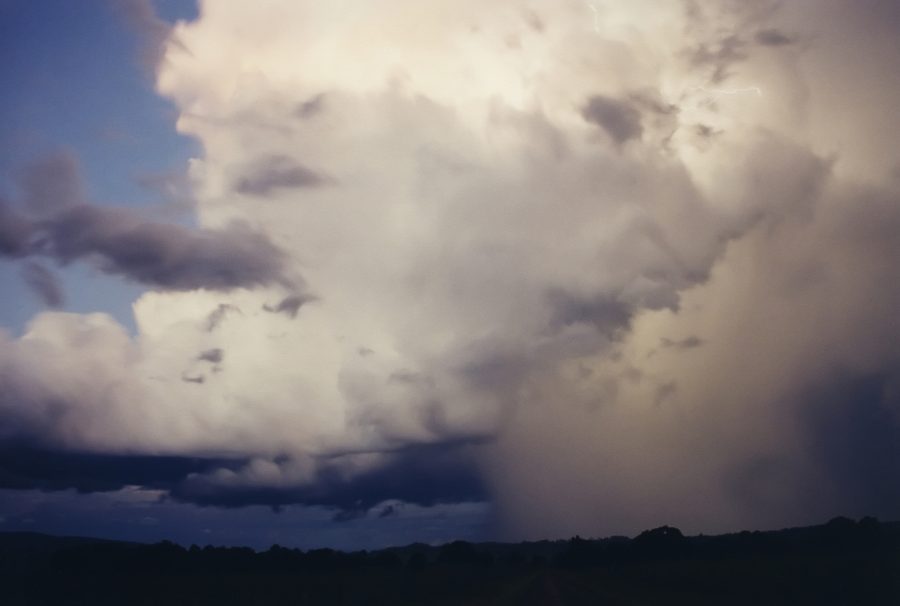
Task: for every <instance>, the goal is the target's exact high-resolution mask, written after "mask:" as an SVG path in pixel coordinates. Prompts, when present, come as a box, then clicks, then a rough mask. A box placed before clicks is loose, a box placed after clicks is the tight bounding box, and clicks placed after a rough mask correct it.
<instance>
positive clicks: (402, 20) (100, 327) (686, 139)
mask: <svg viewBox="0 0 900 606" xmlns="http://www.w3.org/2000/svg"><path fill="white" fill-rule="evenodd" d="M594 4H595V5H596V6H595V8H596V9H597V11H598V14H599V15H600V16H601V18H598V19H597V20H596V21H595V20H594V18H593V13H592V11H591V10H590V9H589V7H586V6H585V5H584V3H582V2H574V1H573V2H558V1H557V0H553V1H550V0H546V1H544V0H531V1H525V0H522V1H516V2H506V3H491V4H488V5H486V4H485V3H483V2H476V1H475V0H465V1H463V2H459V1H454V2H451V1H449V0H447V1H444V0H441V1H438V2H430V3H427V4H423V3H421V2H415V1H413V0H392V1H391V2H386V3H380V4H379V7H378V9H377V10H375V9H373V8H372V7H371V5H370V3H365V2H352V3H350V4H349V5H346V6H342V8H341V9H337V8H335V7H334V6H332V5H330V4H327V3H319V2H311V1H310V2H273V3H271V5H267V7H264V8H259V7H249V6H246V5H242V4H238V3H214V2H207V3H203V4H202V6H201V8H202V10H201V15H200V17H199V19H198V20H197V21H195V22H193V23H189V24H187V23H185V24H180V25H178V26H177V27H176V28H175V30H174V31H173V35H175V36H177V37H178V40H179V41H180V42H181V45H180V46H179V45H171V44H170V45H166V46H165V49H166V52H165V60H164V61H163V62H161V63H160V68H159V74H158V79H157V87H158V89H159V91H160V93H161V94H162V95H164V96H166V97H168V98H169V99H171V100H172V101H173V102H174V103H175V104H176V106H177V107H178V108H179V111H180V118H179V128H180V129H181V130H182V131H183V132H185V133H186V134H189V135H191V136H193V137H196V138H197V139H198V140H199V141H201V142H202V144H203V150H204V152H203V156H202V157H199V158H196V159H194V160H193V161H192V163H191V179H192V182H193V183H195V189H196V195H197V201H196V207H197V213H198V214H197V221H198V223H199V228H197V229H188V228H185V227H180V226H175V225H163V224H158V223H150V222H146V221H142V220H140V219H138V218H137V217H136V216H134V215H133V214H131V213H128V212H126V211H119V210H112V209H106V208H101V207H97V206H90V205H87V204H85V203H75V204H71V205H67V206H65V207H61V208H58V209H55V210H51V211H50V212H48V213H45V214H41V215H40V216H39V217H38V216H37V215H35V216H34V217H32V216H31V215H28V214H27V213H25V212H24V211H20V210H17V209H15V208H12V207H7V208H5V209H3V210H0V246H2V247H3V248H2V250H4V251H5V254H6V255H8V256H10V257H16V258H18V257H22V256H27V255H43V256H45V257H47V258H50V259H54V260H57V261H59V262H61V263H70V262H74V261H84V262H88V263H92V264H94V265H95V266H97V267H99V268H101V269H103V270H104V271H107V272H108V273H111V274H115V275H120V276H124V277H127V278H130V279H134V280H138V281H141V282H142V283H145V284H148V285H152V286H155V287H156V288H157V289H158V290H157V292H150V293H147V294H145V295H143V296H142V297H141V298H139V299H138V300H137V301H136V302H135V304H134V311H135V318H136V323H137V327H138V332H137V334H136V335H135V336H134V337H130V336H128V335H127V333H126V332H125V331H124V329H122V327H121V326H119V325H118V324H117V323H116V322H115V321H114V320H112V319H111V318H109V317H107V316H103V315H77V314H60V313H54V312H47V313H42V314H38V315H37V316H36V317H35V318H34V319H33V321H32V323H31V324H30V325H29V327H28V329H27V330H26V333H25V335H24V336H23V337H22V338H20V339H16V338H12V337H10V336H5V335H4V336H3V339H2V341H0V382H2V386H3V387H4V389H3V390H2V392H0V393H3V394H4V395H3V396H0V415H2V418H3V419H4V420H5V421H6V423H4V425H3V427H4V429H3V433H2V434H0V435H2V438H3V439H4V440H8V441H16V440H18V441H19V442H24V443H26V444H29V445H30V446H31V447H33V448H37V449H43V450H46V451H52V452H74V453H84V452H91V453H98V454H102V455H104V456H111V457H113V456H114V457H124V456H135V457H143V456H166V457H176V458H192V457H196V458H200V459H203V460H209V461H215V462H214V463H209V464H205V463H204V464H203V465H201V466H200V468H191V469H187V468H181V467H178V468H177V469H179V470H180V471H179V473H178V474H174V475H178V476H179V477H178V478H175V477H174V475H173V476H172V477H169V476H167V477H166V480H165V482H163V483H161V482H162V481H153V482H151V480H150V479H145V480H142V479H141V477H140V476H138V475H136V476H135V479H136V481H135V482H133V483H137V484H140V483H142V482H143V483H146V484H147V485H148V486H151V485H152V486H154V487H157V488H159V487H160V486H161V485H164V489H165V490H166V491H168V492H169V494H171V495H172V496H174V497H175V498H178V499H182V500H187V501H192V502H197V503H202V504H206V505H221V506H240V505H245V504H270V505H273V506H278V505H283V504H287V503H307V504H320V505H329V506H332V507H335V508H338V509H341V510H342V511H343V512H344V514H343V515H344V516H353V515H356V514H357V513H358V512H359V511H361V510H365V509H368V508H371V507H375V506H377V505H378V504H379V503H383V502H386V501H393V500H400V501H404V500H405V501H410V502H415V503H419V504H423V505H428V504H432V503H438V502H452V501H462V500H482V499H484V500H490V501H491V502H492V503H493V504H494V506H495V508H496V511H497V514H496V519H497V523H498V531H499V532H501V533H508V535H507V536H511V537H523V536H532V537H546V536H565V535H571V534H576V533H577V534H582V535H585V534H608V533H629V532H635V531H638V530H640V529H642V528H645V527H649V526H653V525H660V524H663V523H670V524H678V525H681V526H683V527H684V529H685V530H688V531H703V532H707V531H715V530H729V529H735V528H740V527H747V526H779V525H788V524H798V523H805V522H812V521H817V520H820V519H821V518H823V517H829V516H832V515H836V514H839V513H840V514H845V515H863V514H872V513H874V514H876V515H882V516H885V517H891V516H892V515H894V516H895V515H896V513H895V512H896V511H897V509H896V508H897V507H900V501H898V500H897V495H898V494H900V488H898V485H897V482H895V481H893V480H891V479H890V478H894V477H900V474H898V473H896V472H897V471H900V470H897V469H895V467H896V464H895V461H896V458H891V457H892V453H893V452H894V451H893V450H892V449H893V448H894V446H893V444H895V442H896V439H897V437H898V432H897V429H896V427H897V426H896V423H895V421H894V419H895V416H896V414H897V409H898V408H897V407H898V406H900V403H898V402H897V396H896V394H897V388H896V386H897V384H898V380H900V353H898V350H897V345H896V344H897V343H900V334H898V333H897V324H896V321H895V319H894V316H895V315H896V310H897V309H898V307H900V292H898V286H897V285H898V284H900V279H898V278H900V276H898V274H897V268H896V263H895V262H894V261H893V260H894V259H896V258H898V257H900V237H898V234H900V210H898V208H900V207H898V204H897V201H898V200H900V182H898V181H897V178H896V174H897V172H896V171H897V167H898V166H900V156H898V153H897V148H896V145H895V143H894V142H893V140H891V139H890V138H889V137H887V136H886V135H885V133H887V132H891V128H890V127H891V125H893V126H896V127H897V128H898V129H900V124H894V123H895V122H897V118H896V117H895V116H896V112H891V111H889V109H890V108H892V107H893V106H894V104H895V101H894V100H895V99H896V96H897V94H900V77H898V76H895V75H894V71H895V70H890V69H887V68H886V66H885V65H881V64H880V63H879V61H877V60H876V61H873V59H872V58H873V57H891V56H896V54H897V52H898V50H900V49H898V48H897V45H898V42H897V37H896V36H892V35H888V34H889V33H891V32H892V31H893V30H891V29H890V28H891V27H893V26H892V25H891V24H892V23H896V22H894V21H891V19H887V18H882V19H874V18H873V17H872V16H871V15H870V14H869V13H868V12H867V11H868V9H869V8H873V7H875V5H876V4H878V3H876V2H874V0H872V1H871V2H870V1H868V0H866V1H864V2H861V3H859V4H856V3H853V4H850V3H846V4H842V3H829V4H828V5H827V6H825V7H822V6H820V5H819V4H817V3H813V2H811V0H810V1H807V0H796V2H793V3H779V2H769V1H765V2H754V3H734V2H725V1H723V2H711V3H702V4H701V3H695V2H685V3H671V4H667V5H666V6H665V7H662V8H661V7H660V5H659V3H658V2H652V1H650V0H646V1H639V2H634V3H628V4H627V5H626V4H624V3H620V2H612V1H610V2H601V1H599V0H598V1H597V2H595V3H594ZM648 12H649V13H652V14H654V15H657V18H654V19H653V20H648V19H646V18H645V15H646V14H648ZM809 15H813V16H814V18H812V19H810V18H809ZM348 16H352V18H348ZM273 19H277V20H278V21H279V22H280V23H285V24H288V26H286V27H284V28H281V29H278V30H275V31H273V30H272V28H271V27H270V24H271V21H272V20H273ZM536 24H540V26H536ZM873 28H874V30H873ZM235 31H241V32H243V34H242V36H240V37H236V36H235V35H234V32H235ZM872 31H876V32H880V33H881V34H884V35H872V34H871V32H872ZM781 32H790V39H791V40H794V39H796V40H804V41H807V42H804V44H803V45H800V44H793V43H788V42H787V41H782V39H781V37H779V36H783V37H785V38H787V37H788V35H787V34H781ZM833 39H841V40H854V41H856V44H855V45H854V46H852V48H851V47H847V48H841V49H836V47H835V46H834V45H832V44H830V43H829V41H830V40H833ZM260 40H265V45H260V44H259V41H260ZM373 41H376V42H373ZM801 47H802V48H801ZM310 103H312V104H311V105H310ZM848 107H867V108H882V109H883V110H884V111H880V112H879V111H866V112H856V113H853V112H850V113H848V111H847V108H848ZM298 108H301V109H299V110H298ZM303 108H307V109H306V110H304V109H303ZM298 114H299V115H300V116H301V117H302V119H301V118H300V117H298ZM884 120H887V122H884ZM273 126H275V127H277V128H272V127H273ZM236 167H237V169H236ZM310 167H314V168H310ZM326 175H327V177H326ZM42 206H46V205H42ZM17 225H18V226H19V227H10V226H17ZM248 225H252V226H253V229H251V228H250V227H248ZM223 226H224V227H223ZM20 228H21V230H20ZM19 233H23V234H25V236H18V235H17V234H19ZM295 276H302V277H303V285H304V289H303V291H302V293H299V294H298V291H297V288H296V287H295V286H294V285H293V284H294V281H291V280H289V279H288V278H287V277H295ZM307 292H309V293H314V294H315V297H314V300H313V297H312V296H311V295H308V294H305V293H307ZM223 352H224V353H223ZM84 376H90V377H91V378H92V380H91V381H90V382H85V381H83V380H82V379H81V377H84ZM889 420H890V421H889ZM891 423H894V424H891ZM876 427H880V428H881V429H875V428H876ZM866 436H868V438H867V437H866ZM867 439H868V440H869V442H868V443H866V444H863V442H865V441H866V440H867ZM179 460H180V459H179ZM126 467H127V466H126ZM872 469H880V470H883V471H884V474H883V476H882V479H881V480H878V479H876V477H875V474H873V473H869V471H870V470H872ZM126 471H127V469H126ZM29 473H31V472H29ZM23 474H24V472H23ZM24 475H26V476H27V475H28V474H24ZM126 475H127V474H126ZM38 476H39V474H34V477H35V478H37V477H38ZM884 478H887V479H884ZM122 481H123V482H127V480H126V479H125V478H123V479H122ZM20 484H22V485H27V482H22V483H20ZM38 485H39V482H38V480H37V479H36V480H35V486H38ZM810 495H814V496H815V500H813V498H812V497H811V496H810ZM892 512H893V513H892Z"/></svg>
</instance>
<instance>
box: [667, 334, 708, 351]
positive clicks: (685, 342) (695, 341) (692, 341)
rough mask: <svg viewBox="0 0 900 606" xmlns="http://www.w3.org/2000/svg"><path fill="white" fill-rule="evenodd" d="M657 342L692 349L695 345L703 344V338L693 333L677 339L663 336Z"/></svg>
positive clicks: (674, 347) (676, 347) (675, 347)
mask: <svg viewBox="0 0 900 606" xmlns="http://www.w3.org/2000/svg"><path fill="white" fill-rule="evenodd" d="M659 342H660V345H662V346H663V347H666V348H672V349H694V348H695V347H700V346H701V345H703V340H702V339H700V338H699V337H696V336H694V335H691V336H690V337H685V338H684V339H677V340H676V339H669V338H667V337H663V338H662V339H660V340H659Z"/></svg>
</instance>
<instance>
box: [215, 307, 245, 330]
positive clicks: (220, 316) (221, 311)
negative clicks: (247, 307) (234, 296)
mask: <svg viewBox="0 0 900 606" xmlns="http://www.w3.org/2000/svg"><path fill="white" fill-rule="evenodd" d="M231 312H237V313H241V310H240V309H238V308H237V307H236V306H234V305H231V304H229V303H219V306H218V307H216V308H215V309H214V310H212V311H211V312H209V315H208V316H206V331H207V332H212V331H214V330H215V329H216V328H218V327H219V325H220V324H221V323H222V321H223V320H224V319H225V316H226V315H228V314H229V313H231Z"/></svg>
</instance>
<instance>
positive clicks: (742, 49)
mask: <svg viewBox="0 0 900 606" xmlns="http://www.w3.org/2000/svg"><path fill="white" fill-rule="evenodd" d="M746 48H747V42H746V41H745V40H744V39H743V38H741V37H740V36H739V35H736V34H735V35H728V36H725V37H723V38H721V39H719V40H717V41H716V42H714V43H712V44H706V43H701V44H699V45H697V46H696V47H695V48H694V49H692V50H691V51H690V60H691V63H692V64H693V65H694V66H695V67H700V68H708V69H710V70H712V71H711V73H710V76H709V81H710V82H711V83H713V84H720V83H722V82H724V81H725V80H726V79H728V77H729V76H730V75H731V71H730V70H731V67H732V66H733V65H735V64H736V63H740V62H741V61H744V60H746V59H747V57H748V54H747V50H746Z"/></svg>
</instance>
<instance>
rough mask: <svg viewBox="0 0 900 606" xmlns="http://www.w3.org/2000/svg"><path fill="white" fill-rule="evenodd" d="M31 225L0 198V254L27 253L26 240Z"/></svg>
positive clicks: (16, 255)
mask: <svg viewBox="0 0 900 606" xmlns="http://www.w3.org/2000/svg"><path fill="white" fill-rule="evenodd" d="M32 230H33V227H32V225H31V222H30V221H29V220H28V219H26V218H25V217H23V216H22V215H20V214H19V213H17V212H16V211H15V210H13V209H12V208H10V206H9V205H8V204H7V203H6V202H5V201H4V200H3V199H2V198H0V255H2V256H6V257H21V256H24V255H26V254H27V253H28V241H29V240H30V238H31V232H32Z"/></svg>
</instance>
